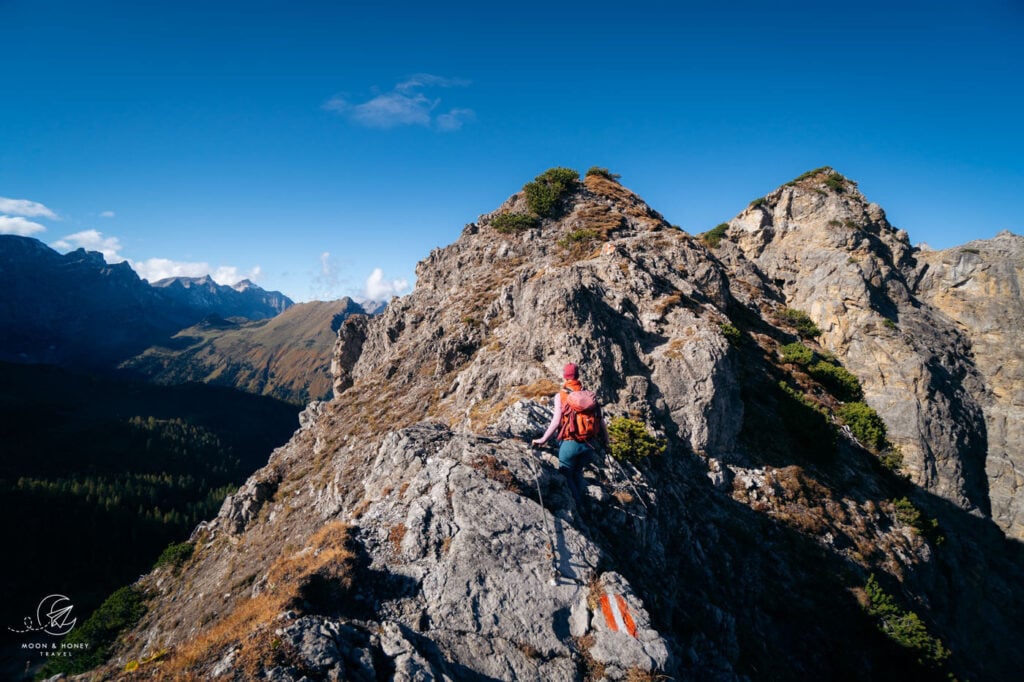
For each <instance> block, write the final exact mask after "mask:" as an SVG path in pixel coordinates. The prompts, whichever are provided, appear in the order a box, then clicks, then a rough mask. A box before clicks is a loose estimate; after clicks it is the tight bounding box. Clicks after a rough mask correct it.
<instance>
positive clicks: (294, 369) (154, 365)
mask: <svg viewBox="0 0 1024 682" xmlns="http://www.w3.org/2000/svg"><path fill="white" fill-rule="evenodd" d="M357 314H364V311H363V309H362V308H361V307H360V306H359V305H358V304H357V303H355V302H354V301H352V300H351V299H348V298H345V299H342V300H340V301H329V302H323V301H314V302H310V303H299V304H297V305H293V306H291V307H289V308H288V309H287V310H285V311H284V312H283V313H281V314H280V315H278V316H276V317H274V318H271V319H269V320H260V321H255V322H233V321H229V320H224V319H223V318H219V317H217V318H207V319H206V320H204V321H203V322H201V323H200V324H198V325H194V326H192V327H189V328H187V329H183V330H182V331H180V332H178V333H177V334H175V335H174V337H173V338H172V339H171V340H170V341H169V342H167V345H157V346H154V347H152V348H148V349H147V350H146V351H145V352H143V353H141V354H140V355H138V356H136V357H134V358H131V359H130V360H127V361H125V362H124V363H122V364H121V367H122V368H124V369H129V370H132V371H134V372H137V373H139V374H140V375H142V376H144V377H146V378H147V379H149V380H152V381H156V382H157V383H161V384H183V383H189V382H202V383H208V384H212V385H218V386H234V387H235V388H239V389H241V390H243V391H246V392H248V393H254V394H256V395H268V396H272V397H274V398H278V399H280V400H285V401H288V402H290V403H294V404H298V405H305V404H306V403H308V402H309V401H310V400H323V399H325V398H328V397H329V396H330V393H331V386H332V378H331V376H330V364H331V355H332V352H333V348H334V343H335V340H336V338H337V332H338V328H339V327H340V326H341V323H342V322H343V321H344V320H345V319H346V318H347V317H349V316H350V315H357Z"/></svg>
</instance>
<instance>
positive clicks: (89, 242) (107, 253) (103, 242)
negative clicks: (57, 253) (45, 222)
mask: <svg viewBox="0 0 1024 682" xmlns="http://www.w3.org/2000/svg"><path fill="white" fill-rule="evenodd" d="M52 246H53V248H55V249H58V250H61V251H72V250H74V249H85V250H86V251H99V252H100V253H102V254H103V258H104V259H105V260H106V261H107V262H108V263H120V262H121V261H123V260H125V258H124V256H122V255H121V242H120V241H119V240H118V239H117V237H104V236H103V233H102V232H100V231H98V230H85V231H83V232H76V233H74V234H69V235H68V236H66V237H64V238H63V239H60V240H58V241H56V242H54V243H53V245H52Z"/></svg>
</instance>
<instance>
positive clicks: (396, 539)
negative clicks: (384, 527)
mask: <svg viewBox="0 0 1024 682" xmlns="http://www.w3.org/2000/svg"><path fill="white" fill-rule="evenodd" d="M408 530H409V529H408V528H406V527H405V524H404V523H401V522H399V523H396V524H395V525H393V526H391V530H390V531H389V532H388V541H389V542H390V543H391V547H392V548H393V549H394V550H395V552H400V551H402V540H404V539H405V534H406V532H407V531H408Z"/></svg>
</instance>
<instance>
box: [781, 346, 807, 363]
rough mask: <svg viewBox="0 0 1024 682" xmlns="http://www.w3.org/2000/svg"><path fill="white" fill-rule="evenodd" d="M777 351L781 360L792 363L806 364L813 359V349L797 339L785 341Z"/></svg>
mask: <svg viewBox="0 0 1024 682" xmlns="http://www.w3.org/2000/svg"><path fill="white" fill-rule="evenodd" d="M779 353H781V355H782V361H783V362H785V363H787V364H792V365H808V364H810V362H811V360H813V359H814V351H812V350H811V349H810V348H808V347H807V346H805V345H804V344H802V343H800V342H799V341H794V342H793V343H787V344H786V345H785V346H783V347H782V348H780V349H779Z"/></svg>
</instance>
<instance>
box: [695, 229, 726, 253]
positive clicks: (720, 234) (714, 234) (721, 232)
mask: <svg viewBox="0 0 1024 682" xmlns="http://www.w3.org/2000/svg"><path fill="white" fill-rule="evenodd" d="M728 229H729V223H719V224H718V225H716V226H715V227H713V228H711V229H710V230H708V231H707V232H705V233H703V234H701V236H700V238H701V241H703V242H704V243H705V244H707V245H708V246H710V247H711V248H712V249H713V248H715V247H717V246H718V245H719V244H720V243H721V242H722V239H724V238H725V233H726V231H727V230H728Z"/></svg>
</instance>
